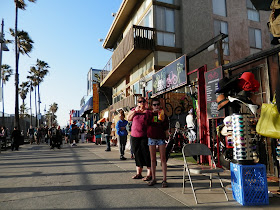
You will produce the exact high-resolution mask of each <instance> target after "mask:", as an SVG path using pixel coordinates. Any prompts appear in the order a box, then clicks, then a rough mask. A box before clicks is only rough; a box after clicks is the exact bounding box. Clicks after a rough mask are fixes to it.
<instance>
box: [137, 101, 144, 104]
mask: <svg viewBox="0 0 280 210" xmlns="http://www.w3.org/2000/svg"><path fill="white" fill-rule="evenodd" d="M145 102H146V101H138V103H139V104H140V103H145Z"/></svg>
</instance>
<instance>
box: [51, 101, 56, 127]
mask: <svg viewBox="0 0 280 210" xmlns="http://www.w3.org/2000/svg"><path fill="white" fill-rule="evenodd" d="M57 110H58V104H57V103H53V104H51V105H50V109H49V112H50V113H51V114H52V115H51V116H52V117H51V125H52V124H53V122H54V120H55V118H56V115H55V113H56V112H57Z"/></svg>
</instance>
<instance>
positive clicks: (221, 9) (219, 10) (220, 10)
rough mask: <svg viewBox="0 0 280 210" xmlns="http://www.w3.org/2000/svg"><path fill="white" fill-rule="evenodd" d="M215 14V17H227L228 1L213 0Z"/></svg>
mask: <svg viewBox="0 0 280 210" xmlns="http://www.w3.org/2000/svg"><path fill="white" fill-rule="evenodd" d="M212 4H213V13H214V14H215V15H220V16H224V17H226V16H227V9H226V8H227V7H226V0H212Z"/></svg>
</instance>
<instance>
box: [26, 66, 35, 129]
mask: <svg viewBox="0 0 280 210" xmlns="http://www.w3.org/2000/svg"><path fill="white" fill-rule="evenodd" d="M34 72H36V68H35V67H34V66H32V67H30V71H29V72H28V73H29V76H27V79H28V80H29V90H30V123H31V125H32V105H31V104H32V101H31V93H32V91H33V90H34V93H35V117H36V122H35V125H36V123H37V103H36V101H37V94H36V88H35V87H36V86H37V80H36V77H35V76H34Z"/></svg>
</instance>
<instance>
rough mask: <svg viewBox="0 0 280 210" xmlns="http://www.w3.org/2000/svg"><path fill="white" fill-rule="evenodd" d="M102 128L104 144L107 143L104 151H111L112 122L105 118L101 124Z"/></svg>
mask: <svg viewBox="0 0 280 210" xmlns="http://www.w3.org/2000/svg"><path fill="white" fill-rule="evenodd" d="M103 129H104V131H103V132H104V135H105V138H106V144H107V148H106V150H105V151H106V152H109V151H111V130H112V122H110V121H109V118H106V121H105V123H104V125H103Z"/></svg>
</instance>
